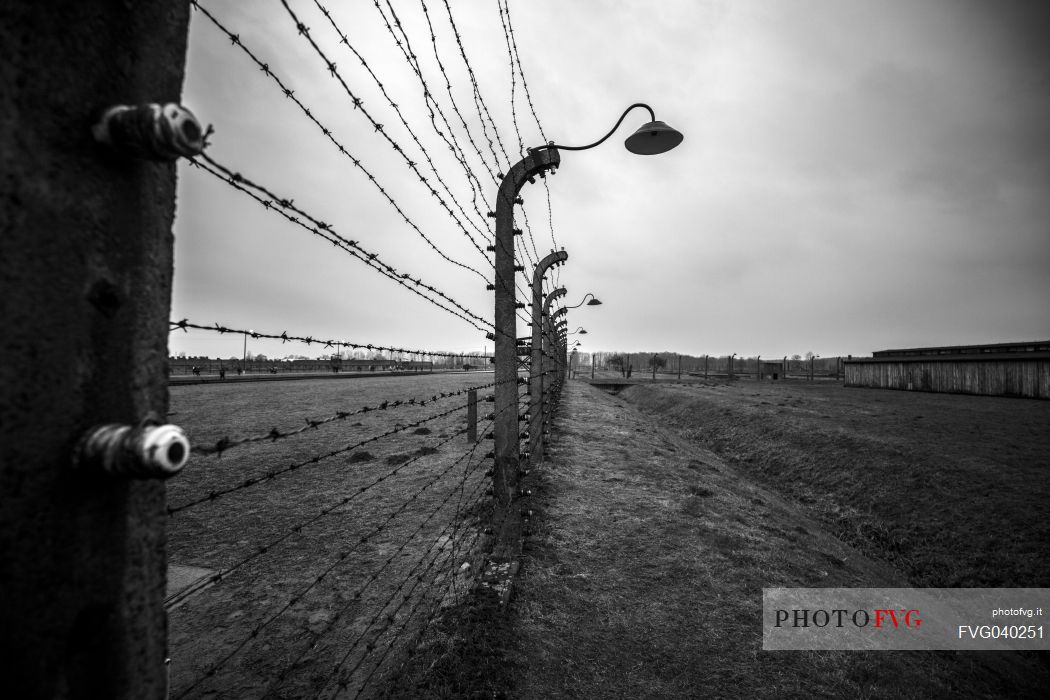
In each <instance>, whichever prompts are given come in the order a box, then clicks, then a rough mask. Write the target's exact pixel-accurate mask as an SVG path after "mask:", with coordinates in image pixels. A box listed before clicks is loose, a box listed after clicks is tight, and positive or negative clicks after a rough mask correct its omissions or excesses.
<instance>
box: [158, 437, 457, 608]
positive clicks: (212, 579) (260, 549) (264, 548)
mask: <svg viewBox="0 0 1050 700" xmlns="http://www.w3.org/2000/svg"><path fill="white" fill-rule="evenodd" d="M465 432H466V429H463V430H459V431H456V432H454V433H453V434H451V435H449V436H448V437H445V438H442V439H441V440H440V441H439V442H438V443H437V444H435V445H432V446H431V447H433V449H439V448H441V447H444V446H445V445H447V444H448V443H450V442H452V441H453V440H455V439H456V438H458V437H460V436H461V435H463V433H465ZM424 456H425V454H424V453H419V454H417V455H415V456H414V457H411V458H410V459H408V460H407V461H405V462H402V463H401V464H399V465H397V467H395V468H394V469H392V470H390V471H388V472H386V473H384V474H381V475H380V476H379V477H378V478H376V479H374V480H373V481H371V482H370V483H368V484H366V485H364V486H362V487H359V488H358V489H357V490H356V491H354V492H353V493H352V494H350V495H349V496H343V497H342V498H340V499H339V500H338V501H336V502H335V503H332V504H331V505H329V506H326V507H325V508H322V509H321V511H320V512H318V513H317V514H316V515H313V516H311V517H310V518H307V519H306V520H303V521H300V522H299V523H297V524H296V525H294V526H293V527H291V528H289V529H288V530H286V531H285V532H284V533H283V534H282V535H281V536H280V537H278V538H277V539H275V540H271V541H270V542H268V543H266V544H265V545H260V546H257V547H256V548H255V551H253V552H252V553H251V554H249V555H247V556H245V557H243V558H242V559H240V560H238V561H237V562H235V563H234V564H231V565H230V566H227V567H226V568H224V569H222V570H221V571H217V572H215V573H214V574H211V575H210V576H205V577H203V578H201V579H200V580H198V581H197V582H195V583H194V584H192V585H190V586H187V587H186V588H184V589H182V590H181V591H179V592H177V593H174V594H172V595H170V596H168V597H167V598H165V599H164V607H165V609H169V610H170V609H171V608H173V607H174V606H176V605H178V604H179V603H181V602H182V601H183V600H185V599H187V598H189V597H191V596H192V595H193V594H194V593H196V592H197V591H199V590H201V589H203V588H207V587H208V586H211V585H213V584H217V583H221V582H222V581H225V580H226V579H228V578H229V577H230V575H231V574H232V573H233V572H235V571H237V570H238V569H240V568H242V567H244V566H246V565H247V564H249V563H251V562H252V561H254V560H255V559H258V558H259V557H261V556H263V555H264V554H267V553H268V552H270V551H272V550H273V549H274V548H275V547H276V546H277V545H279V544H281V543H282V542H284V541H286V540H287V539H289V538H290V537H292V536H293V535H296V534H302V530H303V529H304V528H306V527H308V526H310V525H312V524H314V523H315V522H317V521H319V520H321V519H323V518H324V517H325V516H327V515H331V514H332V513H334V512H335V511H337V510H338V509H339V508H342V507H343V506H345V505H346V504H348V503H350V502H351V501H353V500H354V499H356V498H357V497H359V496H361V495H362V494H364V493H367V492H368V491H370V490H371V489H373V488H375V487H376V486H378V485H379V484H381V483H383V482H384V481H386V480H387V479H390V478H391V477H394V476H396V475H398V474H399V473H401V472H402V471H404V470H405V468H406V467H409V466H411V465H412V464H415V463H416V462H418V461H419V460H420V459H422V458H423V457H424Z"/></svg>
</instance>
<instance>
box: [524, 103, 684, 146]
mask: <svg viewBox="0 0 1050 700" xmlns="http://www.w3.org/2000/svg"><path fill="white" fill-rule="evenodd" d="M635 107H643V108H645V109H647V110H648V111H649V121H648V122H647V123H645V124H642V125H641V126H640V127H638V130H637V131H635V132H634V133H633V134H631V135H630V136H628V137H627V139H626V140H625V141H624V142H623V145H624V146H625V147H626V148H627V150H628V151H630V152H631V153H637V154H638V155H643V156H652V155H656V154H658V153H666V152H667V151H670V150H671V149H672V148H674V147H675V146H677V145H678V144H680V143H682V139H683V138H685V137H684V136H682V132H680V131H678V130H677V129H674V128H672V127H670V126H668V125H667V124H666V123H665V122H661V121H657V120H656V113H655V112H653V108H652V107H650V106H649V105H647V104H644V103H641V102H636V103H635V104H633V105H631V106H630V107H628V108H627V109H625V110H624V112H623V114H621V115H620V118H619V119H618V120H617V121H616V125H615V126H614V127H613V128H612V129H611V130H610V131H609V133H607V134H606V135H605V136H603V137H601V138H600V139H598V140H597V141H595V142H594V143H591V144H588V145H586V146H559V145H557V144H554V143H548V144H547V145H546V146H537V147H535V148H530V149H529V152H530V153H531V152H534V151H539V150H542V149H545V148H554V149H558V150H562V151H586V150H587V149H588V148H594V147H595V146H598V145H600V144H602V143H604V142H605V140H606V139H607V138H609V137H610V136H612V135H613V132H614V131H616V130H617V129H618V128H619V127H620V124H622V123H623V120H624V117H626V116H627V113H628V112H630V111H631V110H632V109H634V108H635Z"/></svg>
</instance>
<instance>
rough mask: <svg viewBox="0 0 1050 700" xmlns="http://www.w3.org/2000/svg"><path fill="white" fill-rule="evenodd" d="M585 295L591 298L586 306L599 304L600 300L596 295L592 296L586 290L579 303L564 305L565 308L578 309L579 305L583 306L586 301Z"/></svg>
mask: <svg viewBox="0 0 1050 700" xmlns="http://www.w3.org/2000/svg"><path fill="white" fill-rule="evenodd" d="M587 297H590V298H591V303H590V304H588V306H601V302H600V301H598V297H596V296H594V295H593V294H591V293H590V292H587V294H585V295H584V297H583V299H582V300H581V301H580V303H579V304H577V305H576V306H566V307H565V308H567V309H578V308H579V307H581V306H583V304H584V302H585V301H587Z"/></svg>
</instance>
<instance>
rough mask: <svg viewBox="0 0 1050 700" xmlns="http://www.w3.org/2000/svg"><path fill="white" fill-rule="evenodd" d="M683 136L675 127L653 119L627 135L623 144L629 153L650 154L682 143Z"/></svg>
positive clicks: (665, 150) (661, 151) (667, 149)
mask: <svg viewBox="0 0 1050 700" xmlns="http://www.w3.org/2000/svg"><path fill="white" fill-rule="evenodd" d="M683 138H685V137H684V136H682V133H681V132H680V131H678V130H677V129H673V128H671V127H669V126H667V124H665V123H663V122H661V121H655V122H649V123H648V124H643V125H642V126H640V127H639V128H638V131H636V132H634V133H633V134H631V135H630V136H628V137H627V140H626V141H624V142H623V145H624V146H626V147H627V150H628V151H630V152H631V153H637V154H638V155H642V156H652V155H656V154H657V153H666V152H667V151H670V150H671V149H672V148H674V147H675V146H677V145H678V144H680V143H682V139H683Z"/></svg>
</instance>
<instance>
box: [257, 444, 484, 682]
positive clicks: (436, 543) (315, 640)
mask: <svg viewBox="0 0 1050 700" xmlns="http://www.w3.org/2000/svg"><path fill="white" fill-rule="evenodd" d="M476 449H477V443H475V444H474V447H473V448H471V449H470V450H468V451H467V453H466V454H465V455H463V456H460V458H459V459H457V460H456V462H455V463H454V464H453V465H451V466H452V467H455V466H456V464H458V463H459V462H461V461H464V457H466V464H467V465H468V467H469V463H470V457H471V456H473V452H474V450H476ZM478 471H479V469H478V468H474V469H473V470H470V469H467V472H466V473H467V476H466V477H464V479H465V480H469V476H472V475H474V474H476V473H478ZM484 485H485V478H484V477H483V478H481V479H478V483H476V484H475V486H474V489H473V491H472V492H471V496H472V497H473V496H474V495H475V494H479V492H480V496H479V498H478V502H480V501H481V500H482V497H484V495H485V494H484V491H483V489H484ZM460 486H461V484H457V485H456V486H455V487H454V488H453V489H452V490H451V491H450V492H448V494H446V496H445V498H444V499H443V500H442V501H441V503H439V504H438V505H437V507H435V508H434V509H433V510H432V511H431V512H430V514H429V515H427V517H426V519H425V520H423V522H421V523H420V524H419V525H418V526H417V527H416V529H415V530H414V531H413V532H412V534H411V535H409V537H408V538H407V539H406V540H405V541H404V542H403V543H402V544H401V546H399V547H398V548H397V549H395V550H394V551H393V552H392V553H391V554H390V556H389V557H387V559H386V561H384V562H383V565H382V566H381V567H380V568H379V569H377V570H375V571H373V572H372V573H371V574H370V575H369V576H368V578H367V579H366V580H365V582H364V583H363V584H361V585H360V586H358V587H357V588H356V589H355V590H354V592H353V593H352V594H351V595H350V596H348V598H349V602H348V603H347V604H346V605H344V606H342V607H341V608H340V609H339V610H337V611H336V612H335V613H334V614H333V615H332V616H331V618H330V619H329V620H328V621H327V622H326V623H325V625H324V627H322V628H321V630H320V631H317V632H314V631H313V630H311V631H310V634H311V635H312V639H311V641H310V642H309V643H308V644H307V645H306V646H305V647H304V648H303V650H302V651H301V652H300V653H299V654H298V655H297V656H296V657H295V658H294V659H292V661H291V662H290V663H288V664H286V665H285V667H284V669H282V670H281V672H280V673H278V675H277V677H276V680H275V681H274V682H273V683H271V684H270V686H269V687H268V688H267V689H266V691H265V692H264V693H263V697H264V698H265V697H267V696H268V695H269V694H270V692H271V691H272V690H273V689H274V688H275V686H276V685H277V684H279V683H281V682H282V681H283V680H284V679H285V678H287V677H288V675H289V673H290V672H291V670H292V669H293V668H294V667H295V666H296V665H297V664H298V663H299V662H300V661H301V660H302V658H303V657H304V656H306V655H307V654H309V653H310V652H312V651H313V650H315V649H316V648H317V646H318V644H319V643H320V641H321V639H322V638H324V637H325V636H326V635H328V634H329V633H330V632H331V631H332V630H333V628H334V627H335V625H336V623H337V622H338V621H339V619H340V618H341V617H342V616H343V615H344V614H345V613H346V611H347V610H349V609H350V607H351V606H352V605H353V604H354V603H355V602H356V601H358V600H360V599H361V597H362V596H363V595H364V592H365V591H366V590H368V588H369V587H370V586H371V585H372V584H373V583H375V582H376V581H378V580H379V577H380V575H381V574H382V573H383V572H384V571H385V570H386V569H387V568H389V567H390V565H391V564H392V563H393V562H394V560H395V559H397V558H398V556H400V555H401V553H402V552H403V551H404V550H405V549H406V548H407V546H408V544H410V543H411V542H412V541H413V540H414V539H415V537H416V536H417V535H418V534H419V533H420V532H422V531H423V528H424V527H426V525H427V524H428V523H429V522H430V521H431V520H433V519H434V517H435V516H436V515H437V513H438V512H440V511H441V510H442V509H443V508H444V507H445V506H446V505H447V504H448V503H449V501H451V499H452V497H453V496H454V495H455V493H456V492H457V491H458V490H459V488H460ZM458 515H459V514H458V513H457V515H456V517H458ZM455 524H456V521H455V518H454V519H453V520H452V521H450V522H449V523H447V524H446V525H445V526H444V528H443V529H442V530H441V531H440V532H438V534H437V537H435V538H434V540H433V542H432V543H431V544H430V546H429V547H428V548H427V550H426V551H425V552H424V553H423V556H422V557H420V559H419V561H420V562H422V561H425V560H426V559H427V557H429V556H430V554H431V553H432V552H433V551H434V549H435V548H439V547H440V548H443V543H442V542H441V541H442V539H444V538H445V536H446V533H448V531H449V529H450V528H452V527H453V526H454V525H455ZM420 565H421V564H417V565H416V566H414V567H413V568H412V569H411V570H410V571H409V574H408V576H407V577H406V581H407V580H408V579H411V578H412V577H413V574H414V573H415V571H416V570H417V569H418V567H419V566H420ZM403 587H404V582H402V584H401V585H400V586H398V587H397V588H395V589H394V592H393V593H392V594H391V595H390V598H388V599H387V600H386V601H385V602H384V603H382V604H381V605H379V606H378V607H377V608H376V609H377V610H378V612H377V613H376V614H375V616H374V617H373V618H372V620H371V621H370V622H368V623H366V624H365V628H364V630H363V631H362V632H361V636H364V635H365V634H367V633H368V631H369V630H370V629H371V627H372V626H373V625H374V624H375V622H376V620H377V619H378V618H379V617H380V616H381V615H382V611H383V610H384V609H385V608H386V607H387V606H388V605H389V603H390V600H392V599H393V598H394V597H396V596H397V592H398V591H400V590H401V589H402V588H403ZM361 636H359V637H358V641H355V642H354V643H353V645H352V647H351V652H352V651H353V648H354V647H356V645H357V644H359V642H360V639H361ZM322 690H323V689H322Z"/></svg>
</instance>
